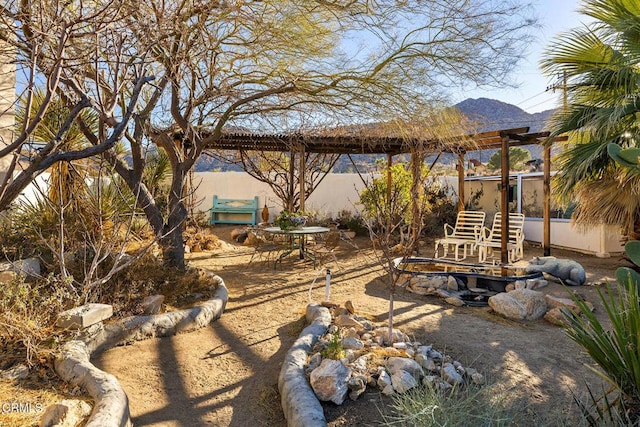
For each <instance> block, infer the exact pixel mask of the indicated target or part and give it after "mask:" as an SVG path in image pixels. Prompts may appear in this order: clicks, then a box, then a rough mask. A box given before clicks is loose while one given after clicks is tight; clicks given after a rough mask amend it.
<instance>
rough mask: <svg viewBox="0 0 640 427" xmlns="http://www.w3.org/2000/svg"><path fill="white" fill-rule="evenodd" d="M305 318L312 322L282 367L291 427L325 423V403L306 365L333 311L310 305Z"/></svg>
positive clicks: (282, 386)
mask: <svg viewBox="0 0 640 427" xmlns="http://www.w3.org/2000/svg"><path fill="white" fill-rule="evenodd" d="M306 318H307V322H308V323H310V324H309V326H307V327H306V328H304V329H303V330H302V332H301V333H300V336H299V337H298V339H297V340H296V342H295V343H294V344H293V346H292V347H291V348H290V349H289V351H288V352H287V355H286V357H285V360H284V363H283V364H282V369H281V370H280V375H279V377H278V389H279V390H280V401H281V405H282V410H283V411H284V415H285V418H286V419H287V425H288V426H289V427H326V425H327V421H326V419H325V417H324V412H323V410H322V406H321V405H320V401H319V400H318V398H317V397H316V395H315V393H314V392H313V390H312V389H311V386H310V385H309V381H308V380H307V377H306V375H305V372H304V367H305V365H306V364H307V356H308V355H309V353H310V352H311V348H312V347H313V345H314V344H315V343H316V341H317V340H318V338H319V337H320V336H322V335H323V334H324V333H325V332H326V331H327V329H328V328H329V326H330V325H331V314H330V313H329V309H327V308H326V307H322V306H320V305H309V306H307V311H306Z"/></svg>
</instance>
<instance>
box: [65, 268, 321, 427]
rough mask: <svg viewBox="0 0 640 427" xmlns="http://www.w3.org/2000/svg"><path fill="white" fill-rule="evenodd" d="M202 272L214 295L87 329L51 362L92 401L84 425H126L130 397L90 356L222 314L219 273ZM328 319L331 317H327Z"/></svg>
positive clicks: (183, 329) (199, 324)
mask: <svg viewBox="0 0 640 427" xmlns="http://www.w3.org/2000/svg"><path fill="white" fill-rule="evenodd" d="M203 272H204V273H205V274H206V275H207V276H209V278H210V279H213V280H214V281H215V282H216V283H217V289H216V292H215V293H214V295H213V297H212V298H211V299H209V300H207V301H205V302H204V303H202V304H201V305H199V306H195V307H192V308H188V309H184V310H178V311H172V312H168V313H162V314H155V315H149V316H134V317H129V318H126V319H122V320H120V321H118V322H116V323H113V324H110V325H107V326H104V327H103V326H102V324H98V327H97V328H93V329H92V328H89V331H88V332H87V333H85V334H84V335H83V336H81V337H79V339H77V340H73V341H69V342H68V343H66V344H65V345H64V346H63V348H62V351H61V352H60V355H59V356H58V357H57V358H56V361H55V363H54V366H55V369H56V372H57V373H58V375H60V377H61V378H62V379H63V380H64V381H67V382H70V383H71V384H73V385H78V386H81V387H83V388H84V389H85V390H87V392H88V393H89V395H90V396H91V397H92V398H93V399H94V400H95V405H94V408H93V411H92V412H91V415H90V416H89V419H88V421H87V423H86V427H111V426H114V427H129V426H131V425H132V423H131V416H130V411H129V399H128V397H127V395H126V393H125V392H124V390H123V389H122V387H121V386H120V384H119V383H118V380H117V379H116V377H114V376H113V375H111V374H109V373H106V372H104V371H101V370H100V369H98V368H96V367H95V366H94V365H93V364H92V363H91V362H90V358H91V356H93V355H94V354H95V353H97V352H100V351H104V350H106V349H108V348H111V347H114V346H116V345H119V344H128V343H132V342H134V341H138V340H143V339H146V338H152V337H166V336H170V335H175V334H177V333H178V332H189V331H194V330H196V329H200V328H202V327H204V326H206V325H208V324H209V323H211V322H213V321H214V320H217V319H219V318H220V316H222V313H223V311H224V308H225V306H226V304H227V301H228V299H229V292H228V290H227V287H226V286H225V284H224V281H223V280H222V278H221V277H220V276H217V275H215V274H213V273H210V272H208V271H206V270H203ZM329 319H331V317H330V316H329Z"/></svg>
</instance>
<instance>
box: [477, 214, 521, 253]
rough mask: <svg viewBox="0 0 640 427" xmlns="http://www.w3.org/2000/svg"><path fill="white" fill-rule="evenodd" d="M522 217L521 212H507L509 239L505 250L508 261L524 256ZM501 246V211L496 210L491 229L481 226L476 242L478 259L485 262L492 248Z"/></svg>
mask: <svg viewBox="0 0 640 427" xmlns="http://www.w3.org/2000/svg"><path fill="white" fill-rule="evenodd" d="M524 219H525V216H524V215H523V214H518V213H509V241H508V243H507V250H508V255H509V262H510V263H511V262H515V261H518V260H519V259H522V258H523V256H524V249H523V243H524V231H523V228H524ZM501 246H502V213H501V212H497V213H496V214H495V216H494V217H493V225H492V226H491V229H488V228H487V227H483V228H482V233H481V239H480V242H479V243H478V261H479V262H481V263H482V262H486V261H487V257H488V256H489V255H491V254H492V252H493V249H494V248H498V249H499V248H501Z"/></svg>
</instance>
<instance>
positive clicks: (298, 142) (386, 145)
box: [206, 127, 567, 265]
mask: <svg viewBox="0 0 640 427" xmlns="http://www.w3.org/2000/svg"><path fill="white" fill-rule="evenodd" d="M528 132H529V128H528V127H520V128H511V129H501V130H494V131H490V132H481V133H476V134H470V135H464V136H460V137H459V138H447V141H448V142H447V143H444V141H443V140H440V139H420V138H400V137H384V136H364V135H359V134H357V133H354V134H349V135H313V134H280V135H272V134H254V133H241V132H238V133H224V134H223V136H222V137H221V138H219V139H217V140H214V141H212V142H210V143H209V144H208V145H207V147H206V149H217V150H232V151H277V152H291V153H292V154H293V153H299V154H300V171H301V172H300V176H299V180H300V195H301V196H300V197H301V200H300V207H301V208H302V209H304V202H305V201H304V170H305V164H304V154H305V153H307V152H309V153H328V154H386V155H387V160H388V163H389V166H390V165H391V164H392V158H393V156H394V155H397V154H407V153H411V152H412V150H415V147H420V148H421V149H422V150H424V151H426V152H427V153H431V154H437V153H442V152H449V153H452V154H456V155H457V156H458V168H457V169H458V210H461V209H464V177H465V174H464V155H465V154H466V153H467V152H470V151H478V150H486V149H494V148H499V149H501V152H502V168H501V183H502V185H501V211H502V229H503V230H507V229H508V224H509V148H510V147H516V146H522V145H531V144H538V145H543V146H544V175H543V179H544V181H543V198H544V200H543V203H544V204H543V221H544V229H543V230H544V231H543V243H542V247H543V250H544V254H545V255H549V254H550V246H551V245H550V240H551V238H550V223H551V211H550V209H551V208H550V206H551V204H550V194H551V192H550V176H551V173H550V172H551V145H552V144H553V143H554V142H559V141H566V139H567V138H566V137H556V138H553V139H550V138H549V135H550V133H549V132H536V133H528ZM452 139H456V140H459V141H460V143H459V144H456V143H454V144H451V140H452ZM445 147H448V148H445ZM293 166H294V165H293V162H292V166H291V167H292V169H293ZM292 174H293V171H292ZM387 179H388V180H389V181H390V180H391V174H390V173H389V174H388V175H387ZM387 187H388V188H390V187H391V186H390V185H388V186H387ZM508 237H509V235H508V233H502V242H501V262H502V264H503V265H505V264H507V263H508V252H507V246H508Z"/></svg>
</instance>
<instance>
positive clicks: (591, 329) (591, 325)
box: [566, 242, 640, 425]
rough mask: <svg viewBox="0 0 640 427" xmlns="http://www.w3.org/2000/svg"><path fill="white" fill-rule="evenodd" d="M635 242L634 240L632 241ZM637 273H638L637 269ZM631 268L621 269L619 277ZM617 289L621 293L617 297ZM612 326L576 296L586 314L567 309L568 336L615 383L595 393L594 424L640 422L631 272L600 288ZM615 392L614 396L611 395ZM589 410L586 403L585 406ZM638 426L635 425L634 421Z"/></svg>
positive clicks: (638, 333) (639, 335)
mask: <svg viewBox="0 0 640 427" xmlns="http://www.w3.org/2000/svg"><path fill="white" fill-rule="evenodd" d="M629 243H631V242H629ZM634 273H635V272H634ZM624 274H627V271H622V270H619V272H618V274H616V275H617V276H618V278H619V279H621V278H623V275H624ZM614 291H616V292H617V296H614ZM598 294H599V298H600V301H601V302H602V305H603V306H604V309H605V312H606V314H607V318H608V319H609V321H610V322H611V329H610V330H607V329H605V327H604V326H603V325H602V323H601V322H600V321H599V320H598V318H597V317H596V315H595V314H594V313H593V312H591V310H589V308H588V307H587V305H586V303H585V302H584V301H582V300H580V299H579V298H574V300H575V302H576V304H577V305H578V307H579V308H580V311H581V312H582V315H579V314H576V313H573V312H569V311H567V312H566V316H567V321H568V324H567V327H566V332H567V334H568V336H569V337H570V338H571V339H572V340H573V341H575V342H576V343H578V344H579V345H580V346H581V347H582V348H584V349H585V350H586V351H587V353H588V354H589V356H591V358H592V359H593V360H594V361H595V362H596V363H597V364H598V367H599V369H598V368H592V369H593V370H594V372H596V373H597V374H598V375H600V376H601V377H602V378H604V379H605V380H606V381H607V382H609V383H610V384H611V388H610V389H609V390H608V391H607V392H606V393H605V394H604V396H603V397H596V396H593V395H592V399H591V400H592V402H591V403H592V405H591V406H592V407H593V408H595V409H596V411H595V413H591V414H589V417H590V418H592V419H594V421H595V422H594V424H593V425H600V423H601V422H613V421H615V420H616V419H618V418H619V417H620V416H621V414H627V415H628V417H629V418H630V420H632V421H633V423H636V422H638V421H640V305H639V304H638V298H639V297H640V294H639V293H638V282H637V281H636V280H634V279H633V278H632V277H631V276H630V275H627V280H626V282H620V283H618V286H617V287H615V288H612V287H611V286H607V288H606V292H605V293H603V292H602V291H601V290H598ZM609 394H611V396H609ZM583 408H584V409H585V410H587V409H588V407H587V406H586V405H584V406H583ZM634 425H635V424H634Z"/></svg>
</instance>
